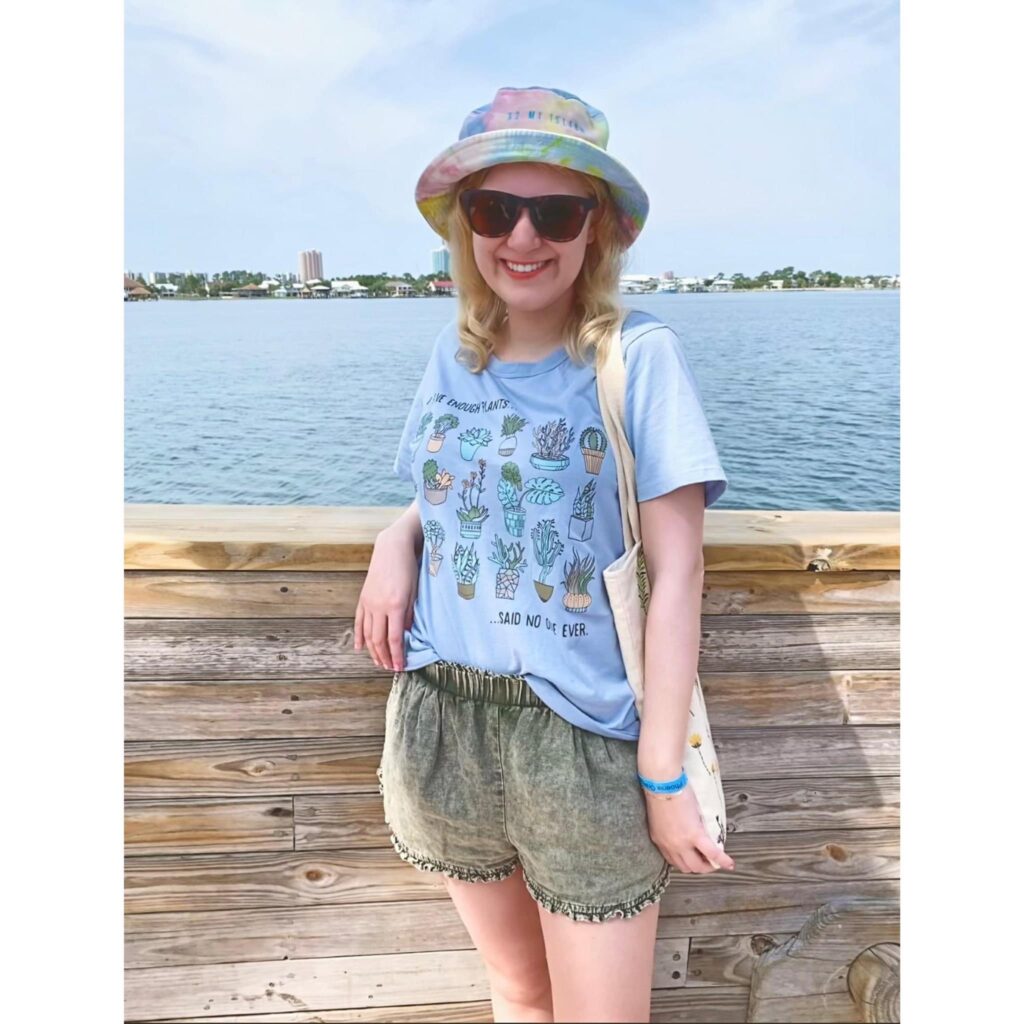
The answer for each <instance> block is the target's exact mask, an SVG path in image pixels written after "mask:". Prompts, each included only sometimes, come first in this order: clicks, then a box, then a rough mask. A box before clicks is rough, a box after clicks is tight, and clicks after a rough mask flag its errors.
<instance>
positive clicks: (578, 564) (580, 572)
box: [562, 548, 595, 613]
mask: <svg viewBox="0 0 1024 1024" xmlns="http://www.w3.org/2000/svg"><path fill="white" fill-rule="evenodd" d="M572 550H573V557H572V561H571V562H566V563H565V564H564V566H563V568H562V571H563V574H564V575H563V578H562V586H564V587H565V594H564V596H563V597H562V605H563V606H564V608H565V610H566V611H568V612H581V613H582V612H585V611H586V610H587V609H588V608H589V607H590V602H591V601H592V600H593V598H592V597H591V596H590V594H589V593H587V587H588V586H590V581H591V580H592V579H593V578H594V570H595V560H594V556H593V555H587V557H586V558H580V554H579V552H578V551H577V550H576V549H575V548H573V549H572Z"/></svg>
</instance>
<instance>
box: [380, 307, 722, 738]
mask: <svg viewBox="0 0 1024 1024" xmlns="http://www.w3.org/2000/svg"><path fill="white" fill-rule="evenodd" d="M622 348H623V352H624V358H625V365H626V381H627V383H626V418H625V426H626V436H627V438H628V439H629V442H630V447H631V448H632V450H633V453H634V455H635V456H636V479H637V500H638V501H646V500H648V499H650V498H656V497H658V496H659V495H661V494H665V493H667V492H668V491H672V490H675V488H677V487H682V486H684V485H685V484H692V483H697V482H700V481H703V482H704V504H705V507H707V506H708V505H710V504H711V503H712V502H714V501H716V500H717V499H718V498H719V497H721V495H722V494H723V493H724V491H725V489H726V487H727V479H726V476H725V473H724V472H723V470H722V466H721V463H720V462H719V459H718V453H717V451H716V448H715V443H714V440H713V438H712V436H711V431H710V429H709V427H708V423H707V420H706V418H705V415H704V410H703V408H702V404H701V399H700V395H699V392H698V389H697V383H696V380H695V379H694V376H693V373H692V371H691V370H690V367H689V365H688V363H687V360H686V357H685V355H684V353H683V347H682V343H681V341H680V339H679V337H678V335H677V334H676V333H675V332H674V331H673V330H672V329H671V328H670V327H668V326H667V325H666V324H664V323H663V322H662V321H660V320H658V319H657V318H656V317H654V316H651V315H650V314H647V313H643V312H640V311H639V310H632V311H631V312H630V313H629V315H628V316H627V318H626V320H625V323H624V325H623V331H622ZM458 351H459V336H458V330H457V327H456V322H455V321H454V320H453V321H451V322H450V323H449V324H448V325H446V326H445V327H444V328H443V329H442V330H441V332H440V334H439V335H438V337H437V339H436V341H435V343H434V348H433V351H432V352H431V355H430V358H429V360H428V362H427V367H426V370H425V372H424V374H423V379H422V381H421V382H420V386H419V389H418V390H417V392H416V395H415V397H414V399H413V402H412V407H411V409H410V412H409V416H408V418H407V420H406V423H405V428H404V430H403V432H402V438H401V441H400V442H399V447H398V454H397V456H396V458H395V463H394V471H395V473H396V474H397V475H398V476H400V477H402V478H403V479H407V480H410V481H411V482H412V483H413V485H414V486H415V488H416V493H417V497H418V502H419V508H420V515H421V522H422V525H423V534H424V540H423V559H422V563H421V566H420V577H419V589H418V593H417V596H416V602H415V611H414V617H413V623H412V628H411V629H408V630H406V631H405V658H406V662H405V664H406V669H407V670H409V671H411V670H413V669H417V668H422V667H423V666H424V665H427V664H429V663H431V662H434V661H438V660H443V661H453V662H460V663H462V664H468V665H473V666H476V667H477V668H482V669H487V670H489V671H491V672H500V673H512V674H516V675H523V676H525V677H526V681H527V683H528V684H529V686H530V687H531V688H532V689H533V690H534V692H535V693H536V694H537V695H538V696H539V697H540V698H541V700H543V701H544V703H545V704H546V705H547V706H548V707H549V708H551V709H552V710H553V711H555V712H556V713H557V714H559V715H561V716H562V717H563V718H565V719H567V720H568V721H569V722H572V723H573V724H574V725H577V726H579V727H580V728H583V729H587V730H590V731H591V732H596V733H599V734H600V735H603V736H610V737H613V738H615V739H630V740H635V739H637V737H638V736H639V733H640V723H639V719H638V718H637V714H636V703H635V701H634V699H633V691H632V690H631V689H630V686H629V683H628V681H627V679H626V669H625V665H624V664H623V661H622V654H621V652H620V650H619V645H618V637H617V635H616V632H615V624H614V621H613V619H612V613H611V608H610V606H609V604H608V594H607V591H606V589H605V586H604V578H603V576H602V571H603V570H604V568H605V567H606V566H607V565H609V564H610V563H611V562H614V561H615V559H617V558H619V557H620V556H621V555H622V554H623V552H624V550H625V547H624V544H623V540H622V521H621V512H620V509H619V488H618V479H617V474H616V466H615V461H614V460H615V455H614V452H613V450H612V447H611V445H610V444H609V442H608V435H607V432H606V431H605V426H604V421H603V419H602V417H601V408H600V404H599V402H598V398H597V383H596V378H595V371H594V367H593V366H592V365H589V364H588V365H584V366H577V365H575V363H573V361H572V359H571V358H570V357H569V353H568V351H567V350H566V349H565V348H564V346H563V347H561V348H559V349H557V350H556V351H554V352H552V353H551V354H550V355H549V356H547V357H546V358H545V359H542V360H540V361H539V362H533V363H525V362H505V361H503V360H501V359H498V358H497V357H496V356H492V357H491V359H490V362H489V365H488V367H487V369H485V370H484V371H483V372H482V373H480V374H473V373H472V372H470V370H468V369H467V368H466V367H465V366H464V365H463V364H462V363H461V362H459V361H457V360H456V355H457V353H458Z"/></svg>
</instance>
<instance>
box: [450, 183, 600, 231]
mask: <svg viewBox="0 0 1024 1024" xmlns="http://www.w3.org/2000/svg"><path fill="white" fill-rule="evenodd" d="M479 195H495V196H501V197H502V199H503V200H504V201H505V202H511V203H513V204H514V205H515V212H514V213H513V215H512V226H511V227H510V228H509V229H508V231H501V232H499V233H498V234H496V235H485V234H483V232H481V231H477V230H476V228H475V227H473V221H472V217H471V216H470V210H469V206H470V203H471V202H472V201H473V200H474V199H475V198H476V197H477V196H479ZM544 199H571V200H573V202H575V203H579V204H580V206H582V207H583V222H582V223H581V225H580V229H579V231H577V232H576V234H575V235H573V236H572V238H551V237H550V236H549V235H546V234H545V233H544V229H543V228H542V227H541V225H540V224H539V223H538V218H539V217H540V211H539V210H538V209H537V204H538V203H540V202H541V201H542V200H544ZM459 202H460V204H461V205H462V209H463V210H464V211H465V213H466V220H467V221H469V226H470V228H471V229H472V231H473V233H474V234H477V235H480V237H481V238H504V237H505V236H507V235H510V234H512V232H513V231H514V230H515V226H516V225H517V224H518V223H519V216H520V214H521V213H522V212H523V207H524V206H525V207H526V208H527V209H528V210H529V211H530V223H532V224H533V227H534V230H535V231H536V232H537V234H538V235H540V237H541V238H543V239H544V240H545V241H548V242H573V241H575V240H576V239H577V238H579V237H580V235H581V234H582V233H583V228H584V227H586V224H587V214H588V213H589V212H590V211H591V210H594V209H596V208H597V207H598V205H599V203H598V201H597V199H595V198H594V197H593V196H572V195H563V194H561V193H557V192H556V193H552V194H550V195H544V196H517V195H515V194H514V193H512V192H503V191H501V189H496V188H469V189H466V191H465V192H463V193H462V194H461V195H460V196H459Z"/></svg>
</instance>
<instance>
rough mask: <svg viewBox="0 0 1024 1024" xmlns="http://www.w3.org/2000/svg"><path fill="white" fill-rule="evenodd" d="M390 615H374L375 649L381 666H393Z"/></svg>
mask: <svg viewBox="0 0 1024 1024" xmlns="http://www.w3.org/2000/svg"><path fill="white" fill-rule="evenodd" d="M387 630H388V617H387V616H386V615H375V616H374V617H373V649H374V651H375V652H376V654H377V664H378V665H379V666H380V667H381V668H388V669H389V668H391V655H390V654H389V653H388V638H387Z"/></svg>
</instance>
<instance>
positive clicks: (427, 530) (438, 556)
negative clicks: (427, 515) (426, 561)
mask: <svg viewBox="0 0 1024 1024" xmlns="http://www.w3.org/2000/svg"><path fill="white" fill-rule="evenodd" d="M444 536H445V535H444V527H443V526H442V525H441V524H440V523H439V522H438V521H437V520H436V519H428V520H427V521H426V522H425V523H424V524H423V537H424V539H425V540H426V541H427V543H428V544H429V545H430V575H431V576H436V575H437V571H438V569H440V568H441V562H442V561H443V559H444V555H443V554H442V553H441V547H442V545H443V544H444Z"/></svg>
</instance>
